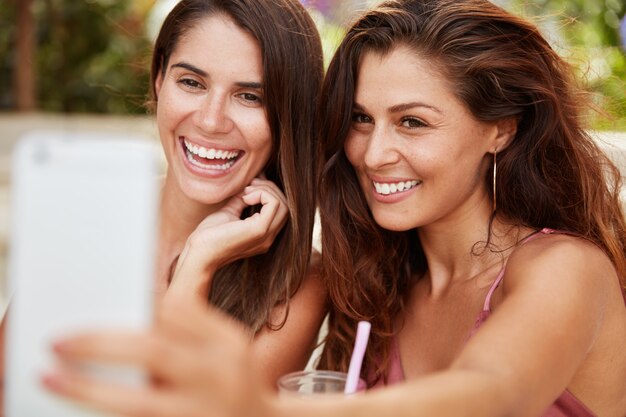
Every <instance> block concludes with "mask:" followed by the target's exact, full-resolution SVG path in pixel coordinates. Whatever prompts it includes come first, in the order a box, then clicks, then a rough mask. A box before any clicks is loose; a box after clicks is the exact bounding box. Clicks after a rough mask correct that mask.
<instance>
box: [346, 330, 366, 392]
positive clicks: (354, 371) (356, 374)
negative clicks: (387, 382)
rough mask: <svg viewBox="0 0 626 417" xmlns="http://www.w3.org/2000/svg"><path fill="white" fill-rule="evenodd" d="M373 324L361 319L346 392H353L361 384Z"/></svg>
mask: <svg viewBox="0 0 626 417" xmlns="http://www.w3.org/2000/svg"><path fill="white" fill-rule="evenodd" d="M371 328H372V325H371V324H370V322H368V321H360V322H359V326H358V327H357V330H356V339H355V340H354V350H353V351H352V357H351V358H350V367H349V368H348V379H347V380H346V387H345V389H344V391H343V393H344V394H353V393H355V392H356V389H357V387H358V385H359V378H360V376H361V365H362V364H363V356H365V348H367V341H368V339H369V337H370V329H371Z"/></svg>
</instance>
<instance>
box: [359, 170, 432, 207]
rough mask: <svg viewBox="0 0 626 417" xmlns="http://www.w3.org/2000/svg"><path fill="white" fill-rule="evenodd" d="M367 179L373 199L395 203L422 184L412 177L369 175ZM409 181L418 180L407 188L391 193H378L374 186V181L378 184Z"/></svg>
mask: <svg viewBox="0 0 626 417" xmlns="http://www.w3.org/2000/svg"><path fill="white" fill-rule="evenodd" d="M368 180H369V183H370V192H371V194H372V196H373V197H374V200H376V201H378V202H381V203H387V204H391V203H397V202H399V201H402V200H404V199H406V198H408V197H409V196H410V195H411V194H413V193H414V192H415V190H416V189H418V188H419V186H420V185H421V184H422V182H421V181H419V180H416V179H414V178H399V177H386V178H383V177H376V176H369V177H368ZM410 181H418V183H417V184H416V185H414V186H413V187H411V188H409V189H406V190H403V191H397V192H395V193H391V194H380V193H379V192H377V191H376V187H375V186H374V182H377V183H379V184H397V183H399V182H410Z"/></svg>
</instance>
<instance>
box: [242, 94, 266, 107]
mask: <svg viewBox="0 0 626 417" xmlns="http://www.w3.org/2000/svg"><path fill="white" fill-rule="evenodd" d="M239 97H241V98H242V99H243V100H244V101H246V102H248V103H250V104H257V105H258V104H262V103H263V100H262V99H261V97H259V96H258V95H256V94H253V93H241V94H239Z"/></svg>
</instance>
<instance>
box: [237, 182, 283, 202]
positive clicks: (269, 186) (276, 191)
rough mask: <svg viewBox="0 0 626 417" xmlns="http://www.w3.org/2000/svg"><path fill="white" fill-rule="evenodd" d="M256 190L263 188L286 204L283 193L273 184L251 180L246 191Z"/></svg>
mask: <svg viewBox="0 0 626 417" xmlns="http://www.w3.org/2000/svg"><path fill="white" fill-rule="evenodd" d="M257 188H264V189H266V190H268V191H269V192H271V193H272V194H274V195H276V197H277V198H279V199H280V200H281V201H283V202H284V203H285V204H287V197H285V193H283V191H282V190H281V189H280V188H279V187H278V185H276V184H275V183H274V182H272V181H268V180H259V179H254V180H252V182H251V183H250V185H249V186H248V187H246V189H249V190H250V191H252V190H254V189H257ZM244 192H245V190H244Z"/></svg>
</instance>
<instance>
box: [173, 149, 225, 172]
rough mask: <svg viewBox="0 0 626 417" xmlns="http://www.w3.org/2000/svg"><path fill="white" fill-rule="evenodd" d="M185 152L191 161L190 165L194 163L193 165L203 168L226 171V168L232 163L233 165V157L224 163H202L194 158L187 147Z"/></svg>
mask: <svg viewBox="0 0 626 417" xmlns="http://www.w3.org/2000/svg"><path fill="white" fill-rule="evenodd" d="M185 154H186V155H187V160H188V161H189V162H191V164H192V165H195V166H197V167H200V168H203V169H213V170H222V171H226V170H227V169H228V168H230V167H232V166H233V165H235V159H231V160H229V161H228V162H226V163H224V164H203V163H202V162H200V161H198V160H197V159H195V158H194V157H193V154H192V153H191V151H190V150H189V149H187V152H185Z"/></svg>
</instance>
